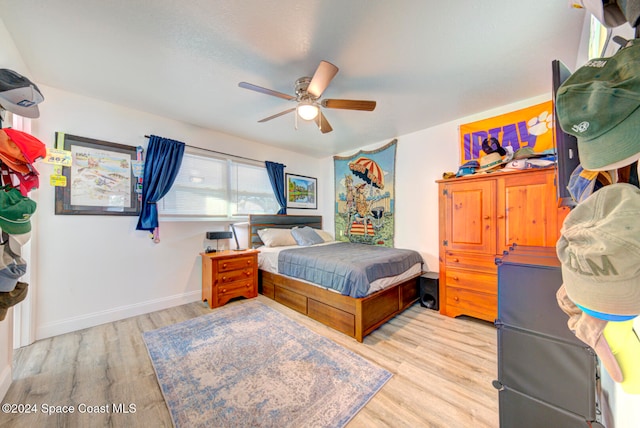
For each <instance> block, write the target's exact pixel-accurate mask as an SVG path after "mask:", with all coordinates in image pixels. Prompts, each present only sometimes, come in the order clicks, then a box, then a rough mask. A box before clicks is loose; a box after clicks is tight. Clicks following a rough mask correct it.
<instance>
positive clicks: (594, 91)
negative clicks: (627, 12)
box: [556, 39, 640, 171]
mask: <svg viewBox="0 0 640 428" xmlns="http://www.w3.org/2000/svg"><path fill="white" fill-rule="evenodd" d="M634 42H635V43H633V44H632V45H630V46H627V47H625V48H622V49H620V50H619V51H618V52H617V53H616V54H615V55H614V56H612V57H610V58H596V59H592V60H590V61H589V62H587V63H586V64H585V65H583V66H582V67H580V68H579V69H578V70H576V71H575V72H574V73H573V74H572V75H571V76H570V77H569V78H568V79H567V80H565V82H564V83H563V84H562V85H561V86H560V88H558V92H557V94H556V114H557V116H558V120H559V122H560V127H561V128H562V129H563V131H564V132H566V133H568V134H571V135H575V136H576V138H577V140H578V155H579V157H580V163H581V164H582V166H583V167H584V169H587V170H592V171H593V170H599V169H605V167H606V166H607V165H611V164H614V163H618V162H621V161H624V160H626V159H629V158H632V157H634V155H637V154H638V153H640V139H638V124H639V123H640V39H636V40H635V41H634ZM629 163H630V162H629Z"/></svg>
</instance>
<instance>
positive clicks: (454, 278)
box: [451, 276, 459, 281]
mask: <svg viewBox="0 0 640 428" xmlns="http://www.w3.org/2000/svg"><path fill="white" fill-rule="evenodd" d="M451 278H452V279H453V280H454V281H457V280H458V279H459V278H458V277H457V276H452V277H451Z"/></svg>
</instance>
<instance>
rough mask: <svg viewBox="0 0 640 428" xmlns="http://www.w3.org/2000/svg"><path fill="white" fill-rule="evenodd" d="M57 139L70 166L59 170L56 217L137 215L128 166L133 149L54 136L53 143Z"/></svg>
mask: <svg viewBox="0 0 640 428" xmlns="http://www.w3.org/2000/svg"><path fill="white" fill-rule="evenodd" d="M60 138H62V140H63V143H64V144H63V146H64V147H62V148H63V149H64V150H67V151H69V152H71V158H72V165H71V166H70V167H64V168H63V170H62V175H64V176H66V185H65V186H58V187H56V206H55V213H56V214H67V215H118V216H137V215H140V200H139V198H138V193H136V183H137V178H136V177H135V176H134V174H133V170H132V167H131V165H132V161H136V159H137V153H136V147H133V146H126V145H124V144H117V143H109V142H106V141H100V140H94V139H91V138H85V137H78V136H76V135H69V134H62V133H59V132H58V133H56V141H59V139H60Z"/></svg>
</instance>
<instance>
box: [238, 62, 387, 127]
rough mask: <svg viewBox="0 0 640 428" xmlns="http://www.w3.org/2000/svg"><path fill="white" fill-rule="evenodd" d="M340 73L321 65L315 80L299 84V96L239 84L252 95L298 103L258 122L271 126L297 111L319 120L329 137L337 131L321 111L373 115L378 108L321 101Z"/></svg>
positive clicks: (304, 79) (303, 116)
mask: <svg viewBox="0 0 640 428" xmlns="http://www.w3.org/2000/svg"><path fill="white" fill-rule="evenodd" d="M337 73H338V67H336V66H335V65H333V64H331V63H330V62H327V61H320V65H318V68H317V69H316V71H315V73H314V74H313V77H301V78H299V79H298V80H296V83H295V92H296V95H295V96H293V95H289V94H284V93H282V92H278V91H274V90H272V89H267V88H263V87H261V86H256V85H253V84H251V83H247V82H240V83H238V86H240V87H241V88H245V89H250V90H252V91H256V92H261V93H263V94H267V95H273V96H274V97H279V98H283V99H285V100H287V101H295V102H296V103H297V105H296V107H292V108H290V109H287V110H285V111H281V112H280V113H276V114H274V115H273V116H269V117H265V118H264V119H262V120H259V121H258V122H267V121H269V120H271V119H275V118H276V117H280V116H283V115H285V114H287V113H291V112H293V111H296V112H297V116H299V117H300V118H301V119H304V120H315V122H316V124H317V125H318V128H319V129H320V131H321V132H322V133H323V134H326V133H327V132H331V131H333V128H331V125H329V122H328V121H327V118H326V117H324V114H322V111H321V109H320V108H321V107H324V108H336V109H343V110H362V111H373V110H374V109H375V108H376V102H375V101H364V100H339V99H325V100H321V99H320V97H321V96H322V93H323V92H324V90H325V89H327V86H329V83H330V82H331V80H332V79H333V78H334V76H335V75H336V74H337Z"/></svg>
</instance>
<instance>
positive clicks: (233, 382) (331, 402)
mask: <svg viewBox="0 0 640 428" xmlns="http://www.w3.org/2000/svg"><path fill="white" fill-rule="evenodd" d="M143 338H144V341H145V344H146V345H147V350H148V351H149V356H150V357H151V361H152V362H153V367H154V369H155V371H156V375H157V377H158V383H159V384H160V387H161V389H162V393H163V395H164V398H165V401H166V403H167V407H168V408H169V411H170V413H171V418H172V419H173V423H174V425H175V426H177V427H198V426H202V427H204V426H206V427H296V428H298V427H342V426H344V425H346V424H347V422H349V420H351V418H353V416H355V415H356V413H357V412H358V411H359V410H360V409H361V408H362V407H363V406H364V405H365V404H366V403H367V402H368V401H369V400H370V399H371V397H373V395H375V393H376V392H377V391H378V390H380V388H382V386H383V385H384V384H385V383H386V382H387V381H388V380H389V379H390V378H391V376H392V375H391V373H390V372H388V371H387V370H384V369H382V368H380V367H378V366H376V365H374V364H372V363H371V362H369V361H367V360H365V359H364V358H362V357H360V356H359V355H357V354H355V353H353V352H351V351H349V350H348V349H345V348H343V347H342V346H339V345H338V344H336V343H335V342H332V341H331V340H329V339H327V338H325V337H322V336H320V335H318V334H316V333H314V332H312V331H311V330H309V329H307V328H306V327H304V326H302V325H300V324H298V323H296V322H295V321H293V320H291V319H290V318H288V317H287V316H285V315H283V314H281V313H280V312H278V311H276V310H274V309H271V308H270V307H268V306H267V305H265V304H263V303H260V302H258V301H256V300H251V301H247V302H243V303H239V304H235V305H231V306H224V307H222V308H218V309H215V310H214V311H213V312H212V313H210V314H207V315H203V316H200V317H198V318H194V319H191V320H188V321H185V322H182V323H179V324H174V325H170V326H167V327H163V328H160V329H158V330H153V331H149V332H145V333H143Z"/></svg>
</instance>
